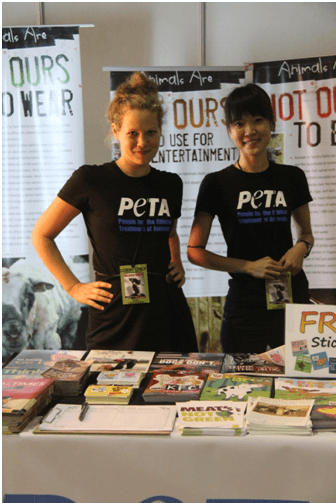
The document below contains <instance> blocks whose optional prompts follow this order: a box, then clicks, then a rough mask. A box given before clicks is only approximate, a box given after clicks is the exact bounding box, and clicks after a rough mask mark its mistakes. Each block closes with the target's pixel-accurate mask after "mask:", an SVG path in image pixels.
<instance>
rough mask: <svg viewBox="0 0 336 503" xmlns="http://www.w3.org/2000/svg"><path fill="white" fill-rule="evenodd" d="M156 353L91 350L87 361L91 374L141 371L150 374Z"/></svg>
mask: <svg viewBox="0 0 336 503" xmlns="http://www.w3.org/2000/svg"><path fill="white" fill-rule="evenodd" d="M154 355H155V353H154V352H153V351H122V350H117V349H91V351H90V352H89V354H88V355H87V356H86V358H85V361H86V362H88V363H90V365H91V369H90V370H91V372H112V371H115V370H140V371H141V372H145V373H146V372H148V370H149V367H150V364H151V362H152V360H153V357H154Z"/></svg>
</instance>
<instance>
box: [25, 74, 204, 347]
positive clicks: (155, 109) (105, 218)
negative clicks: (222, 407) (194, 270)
mask: <svg viewBox="0 0 336 503" xmlns="http://www.w3.org/2000/svg"><path fill="white" fill-rule="evenodd" d="M162 118H163V108H162V104H161V101H160V97H159V95H158V92H157V89H156V86H155V84H154V83H153V82H152V81H151V80H150V79H149V78H148V77H147V76H146V75H145V74H143V73H141V72H136V73H134V74H133V75H132V76H131V77H130V78H129V80H128V81H126V82H125V83H123V84H121V85H120V86H119V87H118V88H117V90H116V92H115V97H114V99H113V101H112V102H111V103H110V106H109V109H108V120H109V122H110V124H111V129H112V132H113V134H114V136H115V138H116V139H117V140H118V141H119V143H120V148H121V157H120V158H119V159H118V160H117V161H115V162H114V161H112V162H108V163H106V164H103V165H101V166H89V165H85V166H82V167H80V168H79V169H78V170H76V171H75V172H74V173H73V175H72V176H71V178H70V179H69V180H68V182H67V183H66V184H65V185H64V187H63V188H62V189H61V190H60V191H59V193H58V196H57V197H56V199H55V200H54V201H53V203H52V204H51V206H50V207H49V208H48V209H47V210H46V211H45V213H44V214H43V215H42V216H41V218H40V219H39V220H38V222H37V224H36V226H35V228H34V231H33V234H32V241H33V244H34V246H35V249H36V251H37V252H38V254H39V255H40V257H41V259H42V260H43V262H44V263H45V264H46V266H47V267H48V268H49V270H50V271H51V272H52V274H53V275H54V276H55V277H56V279H57V280H58V281H59V282H60V283H61V284H62V286H63V287H64V289H65V290H66V291H67V292H68V293H69V295H71V296H72V297H73V298H74V299H76V300H77V301H78V302H81V303H84V304H87V305H88V306H89V325H88V330H87V334H86V343H87V349H94V348H97V349H130V350H142V351H176V352H180V351H182V352H187V351H197V344H196V337H195V331H194V327H193V322H192V318H191V315H190V310H189V308H188V305H187V302H186V299H185V297H184V294H183V291H182V288H181V287H182V285H183V284H184V282H185V273H184V269H183V266H182V262H181V257H180V246H179V238H178V235H177V233H176V225H177V219H178V218H179V217H180V214H181V204H182V181H181V179H180V177H179V176H178V175H176V174H173V173H168V172H165V171H159V170H157V169H155V168H153V167H152V166H151V165H150V162H151V161H152V159H153V158H154V156H155V154H156V152H157V150H158V147H159V142H160V135H161V126H162ZM79 213H82V214H83V217H84V221H85V224H86V227H87V232H88V236H89V238H90V241H91V244H92V248H93V268H94V270H95V273H96V281H94V282H92V283H88V284H83V283H81V282H80V281H79V280H78V279H77V278H76V277H75V276H74V275H73V274H72V272H71V271H70V270H69V268H68V267H67V266H66V264H65V262H64V260H63V258H62V256H61V254H60V252H59V250H58V248H57V246H56V244H55V241H54V240H55V238H56V236H57V235H58V234H59V233H60V232H61V231H62V230H63V229H64V228H65V227H66V226H67V225H68V224H69V223H70V222H71V220H72V219H73V218H74V217H76V216H77V215H78V214H79ZM125 266H127V267H126V272H125ZM124 273H125V274H124ZM126 273H127V274H126ZM132 285H133V289H132ZM134 285H136V286H135V287H134Z"/></svg>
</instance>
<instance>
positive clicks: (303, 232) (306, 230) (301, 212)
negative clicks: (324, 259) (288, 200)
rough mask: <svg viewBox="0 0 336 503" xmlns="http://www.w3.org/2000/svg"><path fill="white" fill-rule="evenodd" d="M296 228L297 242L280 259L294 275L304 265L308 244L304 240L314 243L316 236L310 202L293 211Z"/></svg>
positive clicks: (285, 267)
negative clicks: (312, 225)
mask: <svg viewBox="0 0 336 503" xmlns="http://www.w3.org/2000/svg"><path fill="white" fill-rule="evenodd" d="M292 215H293V220H294V224H295V228H296V234H297V242H296V244H295V245H294V246H293V247H292V248H290V249H289V250H288V251H287V252H286V253H285V255H284V256H283V257H282V258H281V259H280V263H281V264H282V266H283V267H284V270H285V271H290V272H291V273H292V275H293V276H295V275H296V274H298V273H299V272H300V271H301V269H302V267H303V259H304V257H305V255H306V254H307V246H306V244H305V243H304V242H303V241H300V240H304V241H307V242H308V243H310V244H311V246H313V245H314V237H313V233H312V228H311V222H310V211H309V206H308V204H304V205H303V206H300V208H297V209H296V210H294V211H293V212H292Z"/></svg>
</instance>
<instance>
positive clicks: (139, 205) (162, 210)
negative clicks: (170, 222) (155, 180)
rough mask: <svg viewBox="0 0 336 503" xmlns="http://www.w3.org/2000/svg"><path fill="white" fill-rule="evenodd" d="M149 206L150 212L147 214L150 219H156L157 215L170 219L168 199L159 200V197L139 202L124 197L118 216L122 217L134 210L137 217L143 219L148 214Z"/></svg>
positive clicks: (142, 199) (139, 200)
mask: <svg viewBox="0 0 336 503" xmlns="http://www.w3.org/2000/svg"><path fill="white" fill-rule="evenodd" d="M147 204H149V212H148V213H147V216H148V217H154V216H155V215H156V216H158V217H162V216H163V215H167V216H168V217H170V211H169V206H168V201H167V199H164V198H162V199H159V198H158V197H150V198H148V199H145V198H143V197H141V198H140V199H138V200H137V201H133V199H131V198H130V197H122V198H121V201H120V206H119V211H118V216H122V215H123V214H124V212H125V211H129V210H133V213H134V215H135V216H136V217H142V216H143V215H144V214H145V213H146V212H147V210H146V205H147ZM157 211H158V212H157ZM156 212H157V213H156Z"/></svg>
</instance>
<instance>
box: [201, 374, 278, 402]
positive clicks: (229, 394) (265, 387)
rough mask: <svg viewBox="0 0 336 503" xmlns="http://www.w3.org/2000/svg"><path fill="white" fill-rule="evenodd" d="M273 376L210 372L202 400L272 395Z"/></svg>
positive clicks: (242, 398)
mask: <svg viewBox="0 0 336 503" xmlns="http://www.w3.org/2000/svg"><path fill="white" fill-rule="evenodd" d="M272 381H273V380H272V378H270V377H262V376H243V375H233V374H217V373H213V374H210V375H209V376H208V378H207V380H206V383H205V385H204V388H203V390H202V393H201V396H200V400H214V401H216V400H217V401H222V400H230V401H232V402H243V401H246V402H247V400H248V397H258V396H267V397H270V396H271V388H272Z"/></svg>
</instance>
